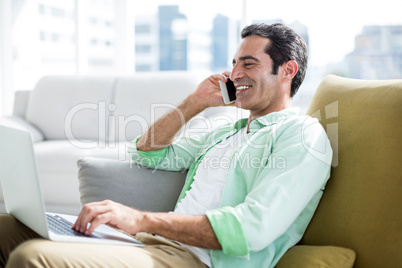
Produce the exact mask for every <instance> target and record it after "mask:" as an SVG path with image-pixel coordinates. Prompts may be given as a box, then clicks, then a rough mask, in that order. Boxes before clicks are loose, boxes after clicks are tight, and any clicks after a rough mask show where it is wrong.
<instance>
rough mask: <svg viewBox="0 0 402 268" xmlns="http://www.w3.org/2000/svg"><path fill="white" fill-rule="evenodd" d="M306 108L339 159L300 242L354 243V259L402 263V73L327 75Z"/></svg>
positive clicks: (365, 262)
mask: <svg viewBox="0 0 402 268" xmlns="http://www.w3.org/2000/svg"><path fill="white" fill-rule="evenodd" d="M307 113H308V114H310V115H312V116H313V117H316V118H318V119H319V120H320V122H321V124H322V125H323V126H324V128H325V129H326V131H327V133H328V136H329V139H330V141H331V145H332V147H333V149H334V160H333V163H332V166H333V167H332V172H331V178H330V180H329V181H328V184H327V187H326V190H325V192H324V195H323V198H322V200H321V203H320V205H319V207H318V209H317V212H316V214H315V215H314V217H313V220H312V222H311V223H310V225H309V227H308V229H307V231H306V233H305V235H304V237H303V239H302V241H301V244H305V245H335V246H342V247H347V248H351V249H353V250H354V251H355V252H356V262H355V267H366V268H367V267H402V255H401V254H400V251H401V248H402V213H401V204H402V165H401V162H402V161H401V160H402V158H401V154H402V142H401V138H402V124H401V123H402V80H388V81H365V80H355V79H347V78H341V77H337V76H333V75H331V76H328V77H326V78H325V79H324V80H323V81H322V83H321V84H320V86H319V87H318V89H317V91H316V93H315V96H314V97H313V100H312V102H311V104H310V107H309V109H308V111H307Z"/></svg>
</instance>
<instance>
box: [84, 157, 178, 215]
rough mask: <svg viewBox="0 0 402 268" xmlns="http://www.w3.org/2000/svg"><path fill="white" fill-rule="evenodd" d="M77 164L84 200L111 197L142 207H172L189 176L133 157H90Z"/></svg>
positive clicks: (98, 199) (169, 209)
mask: <svg viewBox="0 0 402 268" xmlns="http://www.w3.org/2000/svg"><path fill="white" fill-rule="evenodd" d="M77 164H78V168H79V172H78V179H79V189H80V195H81V203H82V204H86V203H89V202H94V201H102V200H105V199H110V200H113V201H115V202H119V203H122V204H125V205H127V206H131V207H135V208H137V209H141V210H147V211H160V212H163V211H165V212H166V211H171V210H173V209H174V206H175V204H176V202H177V198H178V196H179V194H180V191H181V189H182V187H183V184H184V180H185V177H186V173H185V172H173V171H163V170H152V169H148V168H144V167H140V166H137V165H135V164H133V163H131V162H129V161H119V160H112V159H101V158H94V157H86V158H83V159H80V160H79V161H78V163H77Z"/></svg>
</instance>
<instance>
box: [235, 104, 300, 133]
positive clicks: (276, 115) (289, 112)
mask: <svg viewBox="0 0 402 268" xmlns="http://www.w3.org/2000/svg"><path fill="white" fill-rule="evenodd" d="M299 111H300V109H299V108H297V107H292V108H287V109H284V110H281V111H278V112H273V113H269V114H267V115H264V116H261V117H258V118H256V119H255V120H253V121H252V122H251V123H250V133H254V132H256V131H257V130H259V129H261V128H263V127H266V126H271V125H274V124H277V123H278V122H280V121H283V120H284V119H287V118H288V117H289V116H295V115H298V114H299ZM247 122H248V118H242V119H240V120H238V121H237V122H236V123H235V125H234V128H235V129H237V130H239V129H241V128H243V127H246V126H247Z"/></svg>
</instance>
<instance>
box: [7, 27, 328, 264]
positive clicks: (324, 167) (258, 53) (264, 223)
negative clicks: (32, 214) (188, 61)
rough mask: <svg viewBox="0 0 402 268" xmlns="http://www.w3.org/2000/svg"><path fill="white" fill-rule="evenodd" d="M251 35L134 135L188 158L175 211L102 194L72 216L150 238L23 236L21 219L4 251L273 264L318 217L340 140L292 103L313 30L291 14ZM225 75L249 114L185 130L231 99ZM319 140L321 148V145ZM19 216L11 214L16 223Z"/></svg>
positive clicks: (80, 226)
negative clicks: (303, 31) (227, 66)
mask: <svg viewBox="0 0 402 268" xmlns="http://www.w3.org/2000/svg"><path fill="white" fill-rule="evenodd" d="M242 38H243V41H242V43H241V44H240V46H239V48H238V50H237V52H236V54H235V56H234V59H233V69H232V72H231V73H229V72H225V73H224V74H216V75H212V76H210V77H209V78H207V79H206V80H204V81H203V82H202V83H201V84H200V85H199V86H198V87H197V89H196V90H195V92H194V93H193V94H191V95H190V96H188V97H187V98H186V99H185V100H184V101H183V102H182V103H181V104H180V105H179V106H178V107H177V109H176V110H174V111H172V112H170V113H168V114H167V115H165V116H164V117H163V118H161V119H160V120H158V121H157V122H156V123H155V124H154V125H153V126H151V127H150V129H149V130H148V131H147V132H146V133H144V134H143V135H142V136H141V137H139V138H137V139H136V140H135V141H134V142H132V143H131V147H130V152H131V154H132V156H133V160H134V161H135V162H137V163H139V164H142V165H145V166H149V167H152V168H163V169H168V170H185V169H189V171H188V175H187V179H186V182H185V185H184V188H183V190H182V193H181V196H180V198H179V201H178V203H177V206H176V209H175V211H174V212H173V213H150V212H143V211H138V210H136V209H134V208H129V207H126V206H123V205H121V204H118V203H114V202H112V201H103V202H96V203H90V204H87V205H85V206H84V207H83V209H82V211H81V213H80V215H79V217H78V219H77V221H76V223H75V224H74V226H73V228H74V229H76V230H77V231H80V232H84V233H86V234H90V233H92V232H93V230H94V229H95V228H96V227H97V226H99V224H108V225H110V226H113V227H116V228H118V229H121V230H123V231H125V232H127V233H131V234H137V235H136V237H137V238H138V239H139V240H141V241H143V242H144V243H145V244H147V245H148V246H146V247H144V248H128V247H121V246H120V247H118V246H87V245H75V248H74V246H68V245H67V246H66V245H65V244H60V243H59V244H54V246H52V247H51V246H49V243H50V242H48V241H46V242H44V241H38V240H33V241H31V242H26V243H23V244H22V245H21V246H18V245H19V244H20V243H21V242H22V241H24V240H26V239H28V238H32V237H35V236H34V235H32V234H30V235H26V233H27V231H22V229H23V228H22V227H19V228H18V232H17V231H14V232H12V233H11V234H10V232H7V235H8V238H7V241H11V240H12V239H10V238H9V237H15V236H17V234H16V233H19V234H21V233H24V235H23V238H20V239H17V242H13V243H14V244H13V246H12V247H11V246H8V249H4V248H6V246H4V243H3V244H1V243H2V242H0V246H1V247H2V249H1V250H2V252H3V253H2V254H3V256H4V257H3V258H4V259H5V261H6V260H7V258H8V255H7V254H8V253H4V252H5V251H7V252H11V251H12V250H13V249H14V248H15V247H16V250H14V251H12V252H13V253H12V254H11V257H9V260H10V263H11V262H13V263H14V264H18V261H17V259H18V258H20V259H22V261H21V263H25V262H26V263H30V264H36V265H37V266H38V267H42V265H43V266H45V264H49V263H54V264H58V265H63V264H64V266H65V265H66V263H69V264H73V266H77V265H78V264H79V265H83V266H90V265H91V264H93V263H94V261H95V262H96V263H97V264H99V263H101V264H103V265H105V266H113V265H114V266H116V261H118V260H120V261H121V262H122V263H123V264H124V265H127V266H130V267H205V266H209V267H273V266H275V264H276V263H277V262H278V261H279V259H280V257H281V256H282V255H283V254H284V253H285V252H286V250H287V249H288V248H290V247H291V246H293V245H294V244H296V243H297V242H298V241H299V240H300V238H301V236H302V235H303V232H304V231H305V229H306V227H307V224H308V223H309V221H310V220H311V217H312V215H313V213H314V211H315V209H316V207H317V205H318V202H319V200H320V198H321V195H322V190H323V188H324V186H325V184H326V181H327V180H328V178H329V171H330V164H329V163H330V161H331V157H332V151H331V149H330V148H326V147H325V146H326V145H327V142H328V140H327V137H326V135H325V132H324V130H323V129H322V127H321V126H320V125H319V124H318V123H317V121H316V120H313V119H312V118H310V117H308V116H298V115H296V113H295V111H294V110H293V109H290V106H291V100H292V97H293V96H294V94H295V93H296V92H297V90H298V88H299V86H300V84H301V83H302V81H303V79H304V76H305V71H306V67H307V49H306V46H305V43H304V41H303V40H302V39H301V38H300V37H299V36H298V35H297V34H296V33H295V32H294V31H292V30H291V29H289V28H287V27H285V26H284V25H282V24H274V25H265V24H258V25H251V26H249V27H246V28H245V29H244V30H243V31H242ZM226 76H228V77H230V79H231V80H232V81H234V84H235V86H236V90H237V92H236V97H237V99H236V101H235V105H236V107H239V108H243V109H247V110H249V111H250V116H249V118H247V119H241V120H239V121H238V122H236V123H235V124H228V125H224V126H221V127H218V128H217V129H215V130H214V131H212V132H210V133H205V134H201V135H198V136H192V137H189V138H175V136H176V134H177V133H178V131H179V130H180V129H181V128H182V127H183V125H184V124H185V123H186V122H188V121H189V120H190V119H191V118H193V117H194V116H195V115H197V114H198V113H200V112H201V111H203V110H205V109H206V108H208V107H213V106H221V105H223V100H222V95H221V93H220V89H219V80H222V81H227V80H226V79H227V78H226ZM183 118H184V120H183ZM323 148H324V149H325V150H324V151H323ZM312 151H315V152H317V151H319V152H322V153H321V154H320V157H317V154H316V153H312ZM216 160H218V161H216ZM216 163H218V164H217V165H216ZM10 218H11V217H8V218H7V219H5V217H3V218H0V223H1V224H3V223H5V222H6V221H7V222H12V221H13V220H12V219H10ZM16 225H17V224H16V223H14V222H12V223H7V228H8V229H13V228H14V229H17V228H16V227H15V226H16ZM2 226H3V225H2ZM9 226H14V227H9ZM88 226H89V227H88ZM2 228H3V227H2ZM151 234H154V235H155V236H153V235H151ZM4 236H6V234H2V237H4ZM2 240H3V239H2ZM8 243H9V242H8ZM46 245H47V246H46ZM61 251H62V253H63V254H57V252H60V253H61ZM25 255H29V256H25ZM65 256H67V257H65ZM120 265H122V264H121V263H120Z"/></svg>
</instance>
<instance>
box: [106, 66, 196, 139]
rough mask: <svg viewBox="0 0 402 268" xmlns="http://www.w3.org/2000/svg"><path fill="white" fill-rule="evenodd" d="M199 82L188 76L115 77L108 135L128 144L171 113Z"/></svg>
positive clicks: (139, 75)
mask: <svg viewBox="0 0 402 268" xmlns="http://www.w3.org/2000/svg"><path fill="white" fill-rule="evenodd" d="M199 82H200V79H198V78H197V77H196V76H195V75H194V74H191V73H188V72H162V73H158V74H157V75H156V74H154V73H146V74H138V75H133V76H127V77H119V79H118V81H117V84H116V91H115V95H114V100H113V104H114V105H115V110H114V112H113V117H114V120H115V121H116V122H115V123H114V124H110V128H111V133H115V135H116V137H117V139H118V140H120V141H131V140H133V139H134V138H135V137H137V136H138V135H140V134H142V133H143V132H144V131H145V130H147V129H148V128H149V126H150V124H151V123H153V122H155V121H156V120H157V119H158V118H160V117H161V116H162V115H164V114H165V113H166V112H167V111H171V110H172V109H174V108H175V107H176V106H177V105H178V104H180V102H181V101H182V100H184V99H185V98H186V97H187V96H188V95H189V94H190V93H192V92H193V91H194V90H195V89H196V87H197V85H198V83H199Z"/></svg>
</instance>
